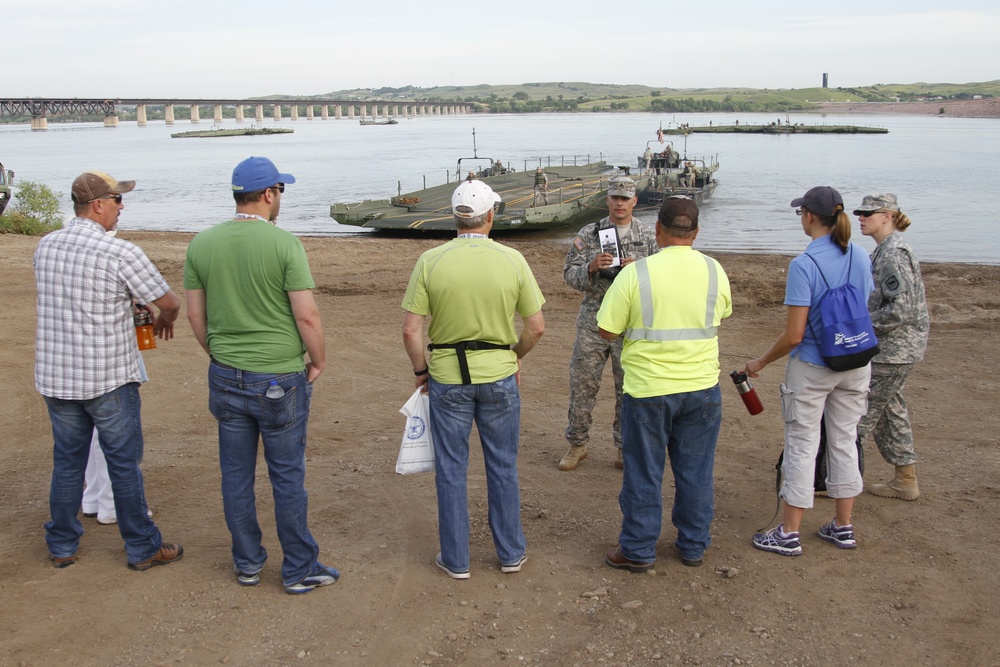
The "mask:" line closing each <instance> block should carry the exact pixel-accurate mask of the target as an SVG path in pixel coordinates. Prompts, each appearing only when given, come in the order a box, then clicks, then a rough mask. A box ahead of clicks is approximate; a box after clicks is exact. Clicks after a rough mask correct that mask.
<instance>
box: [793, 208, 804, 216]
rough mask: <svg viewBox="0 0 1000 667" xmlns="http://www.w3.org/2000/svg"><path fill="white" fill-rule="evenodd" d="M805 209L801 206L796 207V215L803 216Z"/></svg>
mask: <svg viewBox="0 0 1000 667" xmlns="http://www.w3.org/2000/svg"><path fill="white" fill-rule="evenodd" d="M804 210H805V209H801V208H797V209H795V215H797V216H799V217H801V216H802V211H804Z"/></svg>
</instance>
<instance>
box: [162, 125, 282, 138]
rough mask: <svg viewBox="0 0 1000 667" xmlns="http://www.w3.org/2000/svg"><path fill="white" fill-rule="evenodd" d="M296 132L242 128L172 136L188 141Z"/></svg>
mask: <svg viewBox="0 0 1000 667" xmlns="http://www.w3.org/2000/svg"><path fill="white" fill-rule="evenodd" d="M294 131H295V130H293V129H291V128H287V127H240V128H235V129H232V130H223V129H220V128H212V129H211V130H192V131H190V132H176V133H174V134H171V135H170V136H171V137H173V138H174V139H188V138H201V137H255V136H257V135H261V134H291V133H292V132H294Z"/></svg>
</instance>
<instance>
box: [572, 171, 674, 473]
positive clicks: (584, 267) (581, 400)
mask: <svg viewBox="0 0 1000 667" xmlns="http://www.w3.org/2000/svg"><path fill="white" fill-rule="evenodd" d="M636 201H637V200H636V197H635V181H633V180H632V179H631V178H629V177H627V176H616V177H613V178H611V179H610V180H609V183H608V196H607V202H608V208H609V213H610V215H609V216H608V217H606V218H604V219H603V220H601V221H599V222H595V223H592V224H589V225H587V226H585V227H584V228H583V229H581V230H580V233H579V234H577V236H576V238H575V239H573V244H572V245H571V246H570V248H569V251H568V252H567V253H566V265H565V267H564V268H563V277H564V278H565V279H566V284H568V285H569V286H570V287H572V288H573V289H577V290H580V291H581V292H583V301H582V302H581V304H580V314H579V315H578V316H577V318H576V341H575V342H574V343H573V358H572V360H571V361H570V366H569V425H568V426H567V427H566V439H567V440H568V441H569V444H570V448H569V451H568V452H567V453H566V455H565V456H563V457H562V459H561V460H560V461H559V469H560V470H573V469H574V468H576V467H577V466H578V465H579V464H580V461H582V460H583V459H585V458H587V441H588V440H589V439H590V436H589V431H590V425H591V423H592V422H593V417H592V416H591V412H592V411H593V409H594V404H595V403H596V402H597V391H598V390H599V389H600V388H601V375H602V374H603V372H604V366H605V364H606V363H607V361H608V357H610V358H611V369H612V372H613V374H614V378H615V421H614V426H613V427H612V434H613V437H614V443H615V447H616V448H617V450H618V453H617V455H616V460H615V466H616V467H618V468H621V467H622V463H621V462H622V449H621V447H622V429H621V422H620V415H621V405H622V381H623V379H624V373H623V371H622V363H621V357H622V339H621V338H617V339H615V340H605V339H603V338H601V336H600V334H599V333H598V331H597V311H598V309H600V307H601V301H602V300H603V299H604V293H605V292H607V291H608V288H609V287H610V286H611V283H612V282H613V281H614V279H615V276H616V275H618V270H619V269H618V268H612V267H611V263H612V260H613V256H612V255H611V254H610V253H606V252H602V251H601V241H600V238H599V236H598V232H599V230H601V229H610V228H612V227H617V229H618V238H619V241H620V254H621V255H622V264H629V263H631V262H633V261H635V260H637V259H642V258H643V257H647V256H649V255H651V254H653V253H654V252H656V250H657V247H656V237H655V235H654V234H653V232H652V230H648V229H644V228H643V227H642V226H641V225H640V223H639V221H638V220H635V219H634V218H633V217H632V209H633V208H634V207H635V204H636Z"/></svg>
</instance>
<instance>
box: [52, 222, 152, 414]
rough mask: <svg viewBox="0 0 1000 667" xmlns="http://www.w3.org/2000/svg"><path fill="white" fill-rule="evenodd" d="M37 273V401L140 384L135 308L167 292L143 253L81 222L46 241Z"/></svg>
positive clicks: (89, 395)
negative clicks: (134, 321)
mask: <svg viewBox="0 0 1000 667" xmlns="http://www.w3.org/2000/svg"><path fill="white" fill-rule="evenodd" d="M34 266H35V286H36V288H37V291H38V300H37V304H38V327H37V334H36V337H35V388H36V389H37V390H38V391H39V393H41V394H43V395H45V396H51V397H54V398H61V399H64V400H87V399H90V398H96V397H97V396H102V395H103V394H106V393H108V392H109V391H111V390H113V389H117V388H118V387H120V386H122V385H124V384H127V383H129V382H139V381H141V375H140V371H139V348H138V346H137V345H136V340H135V325H134V323H133V319H132V300H133V299H135V300H136V301H137V302H139V303H151V302H153V301H156V300H157V299H159V298H160V297H162V296H163V295H165V294H166V293H167V292H169V291H170V286H169V285H167V283H166V281H165V280H164V279H163V276H161V275H160V272H159V271H157V270H156V267H155V266H153V263H152V262H150V261H149V259H148V258H147V257H146V255H145V254H144V253H143V252H142V250H140V249H139V248H138V247H136V246H135V245H133V244H131V243H129V242H128V241H123V240H122V239H116V238H113V237H111V236H108V235H107V234H106V233H105V231H104V228H103V227H101V226H100V225H98V224H97V223H96V222H94V221H93V220H89V219H87V218H79V217H77V218H73V220H72V221H71V222H70V223H69V225H68V226H67V227H66V228H65V229H61V230H59V231H56V232H52V233H51V234H48V235H46V236H45V237H43V238H42V240H41V242H40V243H39V244H38V249H37V250H35V260H34Z"/></svg>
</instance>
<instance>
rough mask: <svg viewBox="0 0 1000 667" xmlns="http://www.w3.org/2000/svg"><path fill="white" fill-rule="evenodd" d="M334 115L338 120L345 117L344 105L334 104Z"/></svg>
mask: <svg viewBox="0 0 1000 667" xmlns="http://www.w3.org/2000/svg"><path fill="white" fill-rule="evenodd" d="M333 117H334V118H335V119H337V120H340V119H341V118H343V117H344V107H342V106H341V105H339V104H334V105H333Z"/></svg>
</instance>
